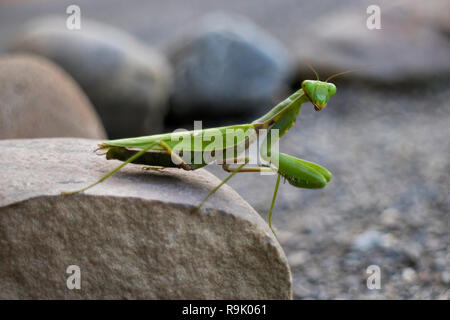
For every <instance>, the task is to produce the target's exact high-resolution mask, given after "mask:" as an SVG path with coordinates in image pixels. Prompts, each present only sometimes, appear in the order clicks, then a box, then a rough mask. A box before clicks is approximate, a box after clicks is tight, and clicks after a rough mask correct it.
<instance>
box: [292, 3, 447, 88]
mask: <svg viewBox="0 0 450 320" xmlns="http://www.w3.org/2000/svg"><path fill="white" fill-rule="evenodd" d="M447 3H448V1H447ZM436 4H438V6H439V5H440V7H441V12H445V9H444V8H445V7H446V8H447V13H446V14H445V13H444V15H445V16H446V21H448V4H447V5H444V4H443V3H442V1H438V2H423V1H414V2H408V3H406V2H403V4H402V3H399V1H397V3H396V4H395V5H392V3H391V1H389V4H388V3H387V2H384V3H383V4H382V5H380V8H381V29H379V30H378V29H374V30H369V29H368V28H367V26H366V19H367V18H368V17H369V15H368V14H365V9H366V7H363V8H362V7H361V6H360V5H355V6H353V7H352V8H347V9H345V10H341V11H335V12H333V13H327V14H325V15H324V16H323V17H321V18H319V19H317V21H314V23H313V24H311V26H310V27H309V28H306V29H305V30H302V32H301V34H299V36H298V37H297V39H296V41H295V43H296V44H297V45H296V48H295V49H294V52H295V55H296V59H297V60H296V61H297V62H298V64H297V67H296V69H297V70H298V71H297V74H296V78H297V80H303V79H305V78H314V76H313V75H311V71H310V70H309V69H308V68H307V67H306V65H305V61H307V62H309V63H311V64H313V65H314V67H315V68H316V69H318V71H319V73H320V74H321V76H322V77H323V78H326V77H328V76H329V75H330V74H332V73H335V72H340V71H343V70H349V69H358V68H367V69H364V70H360V71H358V72H356V73H353V74H352V75H349V76H346V77H350V78H358V79H359V78H362V79H364V80H369V81H374V82H381V83H383V84H398V83H408V82H424V81H428V80H430V79H435V78H439V77H449V76H450V55H449V52H450V41H449V39H448V36H447V35H446V34H445V32H442V31H443V29H444V26H443V25H442V26H433V25H431V24H430V23H429V21H430V20H432V18H430V17H428V18H426V17H421V18H418V12H419V11H420V12H422V13H423V12H430V11H431V10H421V9H420V8H422V7H434V6H436ZM411 8H415V10H412V9H411ZM362 10H364V12H362ZM434 11H436V10H434ZM423 15H425V14H423ZM433 18H434V16H433ZM436 20H437V19H436ZM441 20H444V19H441ZM318 26H320V27H318Z"/></svg>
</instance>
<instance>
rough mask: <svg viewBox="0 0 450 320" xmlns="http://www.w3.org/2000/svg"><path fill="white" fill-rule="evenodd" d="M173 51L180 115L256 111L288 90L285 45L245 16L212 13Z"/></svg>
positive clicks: (175, 107)
mask: <svg viewBox="0 0 450 320" xmlns="http://www.w3.org/2000/svg"><path fill="white" fill-rule="evenodd" d="M167 51H168V55H169V57H170V60H171V61H172V63H173V66H174V91H173V93H172V97H171V113H172V114H173V115H174V116H175V117H186V116H191V117H192V116H198V117H200V116H203V117H204V116H207V117H214V116H220V117H224V116H225V117H227V116H228V117H231V116H237V115H243V114H244V115H245V114H251V113H254V112H255V111H257V110H259V111H261V110H265V108H267V107H270V106H271V105H272V104H273V102H274V100H273V99H274V97H277V95H278V94H279V93H280V92H281V91H282V89H283V88H284V87H283V86H284V84H283V81H284V80H285V78H286V76H287V69H288V64H289V57H288V54H287V52H286V50H285V48H284V47H283V46H282V45H281V44H280V43H278V41H276V40H275V39H273V38H272V37H271V36H269V35H268V34H267V33H266V32H265V31H264V30H262V29H260V28H259V27H257V26H256V25H254V24H253V23H252V22H250V21H248V20H246V19H245V18H243V17H239V16H232V15H231V16H229V15H225V14H218V13H214V14H209V15H206V16H205V17H204V18H203V19H201V20H200V21H199V22H198V23H197V24H196V25H194V26H192V27H190V28H188V31H185V32H184V34H183V35H180V36H179V37H178V38H177V40H176V41H174V43H172V45H169V46H168V49H167Z"/></svg>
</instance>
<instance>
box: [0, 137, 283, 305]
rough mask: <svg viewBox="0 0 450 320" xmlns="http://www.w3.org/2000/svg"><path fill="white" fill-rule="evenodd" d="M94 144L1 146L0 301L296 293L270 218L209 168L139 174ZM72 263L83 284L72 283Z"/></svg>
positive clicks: (29, 142) (262, 296) (249, 296)
mask: <svg viewBox="0 0 450 320" xmlns="http://www.w3.org/2000/svg"><path fill="white" fill-rule="evenodd" d="M96 143H97V141H94V140H83V139H34V140H3V141H0V163H1V168H2V169H1V170H2V184H1V187H0V298H2V299H5V298H22V299H23V298H33V299H34V298H41V299H65V298H68V299H71V298H82V299H92V298H113V299H116V298H131V299H133V298H152V299H197V298H198V299H205V298H209V299H225V298H227V299H289V298H291V295H292V291H291V274H290V270H289V267H288V265H287V262H286V258H285V256H284V253H283V251H282V249H281V247H280V246H279V244H278V242H277V240H276V239H275V238H274V236H273V234H272V233H271V231H270V230H269V228H268V226H267V225H266V223H265V222H264V220H263V219H262V218H261V217H260V216H259V215H258V214H257V213H256V212H255V211H254V210H253V209H252V208H251V207H250V206H249V205H248V204H247V203H246V202H245V201H244V200H242V198H241V197H240V196H238V195H237V193H235V192H234V191H233V190H232V189H231V188H230V187H228V186H224V187H223V188H222V189H220V190H219V191H218V192H217V193H216V194H215V195H214V196H213V197H212V198H211V199H210V200H209V201H208V202H207V203H206V204H205V207H204V208H203V209H202V210H200V211H193V208H194V207H195V205H197V204H198V203H199V201H200V199H201V198H202V197H203V196H204V195H205V194H206V193H207V192H208V190H211V188H213V187H214V186H215V185H217V184H218V183H219V180H218V179H217V178H215V177H214V176H213V175H211V174H209V173H208V172H207V171H205V170H198V171H193V172H186V171H182V170H179V169H169V170H164V171H162V172H144V171H142V170H141V168H140V166H133V165H130V166H127V167H125V168H124V169H123V170H121V171H120V172H119V173H118V174H116V175H115V176H113V177H111V178H110V179H108V180H107V181H105V182H104V183H102V184H100V185H98V186H96V187H95V188H92V189H90V190H89V191H87V192H86V193H85V194H79V195H72V196H61V195H60V192H61V191H68V190H73V189H76V188H80V187H82V186H86V185H87V184H89V183H91V182H93V181H95V180H96V179H98V178H99V177H100V176H101V175H103V174H104V173H106V172H108V171H109V170H111V169H112V168H114V167H115V166H116V165H117V164H118V163H119V162H117V161H106V160H105V159H104V158H103V157H98V156H96V155H95V154H94V153H93V152H92V149H93V148H95V146H96ZM69 265H76V266H79V268H80V271H81V290H77V289H73V290H69V289H68V288H67V287H66V280H67V278H68V277H69V276H70V275H69V274H66V269H67V268H68V266H69Z"/></svg>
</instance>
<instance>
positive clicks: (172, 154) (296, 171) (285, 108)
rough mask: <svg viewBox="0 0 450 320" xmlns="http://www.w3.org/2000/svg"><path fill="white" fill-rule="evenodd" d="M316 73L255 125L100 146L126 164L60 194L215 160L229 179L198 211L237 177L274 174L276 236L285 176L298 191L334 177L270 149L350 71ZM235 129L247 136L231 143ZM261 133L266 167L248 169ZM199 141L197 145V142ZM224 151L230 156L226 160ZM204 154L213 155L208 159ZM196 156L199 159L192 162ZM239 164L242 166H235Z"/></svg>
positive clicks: (192, 167)
mask: <svg viewBox="0 0 450 320" xmlns="http://www.w3.org/2000/svg"><path fill="white" fill-rule="evenodd" d="M311 69H312V67H311ZM312 70H313V71H314V73H315V74H316V77H317V79H316V80H304V81H303V82H302V83H301V88H300V89H299V90H298V91H296V92H295V93H293V94H292V95H290V96H289V97H288V98H286V99H285V100H283V101H282V102H280V103H279V104H277V105H276V106H275V107H274V108H273V109H271V110H270V111H269V112H267V113H266V114H265V115H263V116H262V117H260V118H258V119H256V120H255V121H253V122H251V123H248V124H243V125H231V126H224V127H218V128H210V129H203V130H193V131H182V132H173V133H166V134H156V135H151V136H143V137H136V138H126V139H116V140H109V141H105V142H103V143H101V144H100V145H99V146H98V148H97V149H96V151H98V150H102V151H105V153H104V154H106V159H108V160H110V159H116V160H120V161H123V163H121V164H120V165H119V166H117V167H116V168H115V169H114V170H112V171H110V172H108V173H107V174H106V175H104V176H103V177H102V178H100V179H99V180H98V181H96V182H95V183H92V184H90V185H88V186H87V187H84V188H82V189H79V190H76V191H71V192H62V194H64V195H68V194H75V193H79V192H83V191H86V190H88V189H90V188H92V187H94V186H95V185H97V184H99V183H101V182H103V181H105V180H106V179H108V178H109V177H111V176H112V175H113V174H115V173H116V172H118V171H119V170H120V169H121V168H123V167H124V166H125V165H127V164H129V163H133V164H142V165H146V166H147V167H145V169H148V170H162V169H164V168H180V169H184V170H196V169H199V168H202V167H204V166H206V165H208V164H211V163H213V162H214V161H215V162H217V163H218V164H221V165H222V168H223V169H224V170H225V171H227V172H230V175H228V177H226V178H225V179H224V180H223V181H222V182H221V183H220V184H219V185H218V186H216V187H215V188H214V189H213V190H211V191H210V192H209V193H208V194H207V195H206V196H205V197H204V198H203V200H202V201H201V202H200V203H199V204H198V206H197V207H196V209H200V208H201V207H202V205H203V204H204V203H205V202H206V200H207V199H208V198H209V197H210V196H211V195H213V194H214V193H215V192H216V191H217V190H218V189H219V188H220V187H221V186H222V185H224V184H225V183H226V182H227V181H228V180H230V179H231V178H232V177H233V176H234V175H235V174H237V173H240V172H273V173H276V174H277V181H276V184H275V190H274V193H273V197H272V203H271V206H270V210H269V213H268V223H269V227H270V229H271V230H272V232H273V233H274V234H275V232H274V230H273V227H272V212H273V207H274V204H275V199H276V196H277V192H278V188H279V184H280V178H281V177H283V178H284V179H285V180H287V181H288V182H289V184H291V185H293V186H294V187H297V188H309V189H318V188H324V187H325V186H326V185H327V183H328V182H330V180H331V178H332V174H331V173H330V172H329V171H328V170H327V169H325V168H324V167H322V166H320V165H318V164H316V163H313V162H309V161H306V160H303V159H299V158H296V157H293V156H291V155H288V154H285V153H279V152H277V151H273V150H272V148H273V146H274V145H275V143H276V142H277V141H278V140H279V139H281V137H282V136H283V135H285V134H286V133H287V132H288V131H289V129H290V128H291V127H292V126H293V125H294V123H295V121H296V119H297V116H298V114H299V112H300V109H301V107H302V105H303V104H304V103H305V102H311V103H312V105H313V106H314V109H315V110H316V111H320V110H322V109H323V108H324V107H325V106H326V104H327V103H328V101H329V100H330V98H331V97H332V96H333V95H334V94H336V86H335V85H334V84H333V83H331V82H328V81H329V80H331V79H332V78H334V77H336V76H338V75H341V74H344V73H347V72H350V71H345V72H341V73H338V74H335V75H333V76H331V77H329V78H328V79H327V80H325V81H320V80H319V76H318V74H317V72H316V71H315V70H314V69H312ZM236 130H241V131H243V132H245V133H246V134H245V135H243V136H241V137H236V138H235V137H234V136H233V139H227V136H228V134H229V132H230V131H233V132H234V131H236ZM263 130H266V132H267V135H266V137H265V139H264V141H263V143H262V145H261V148H260V150H259V151H260V152H259V154H260V156H261V157H262V159H263V160H264V161H265V162H266V163H259V162H258V164H257V165H251V166H250V165H249V160H250V159H249V157H239V155H240V154H241V153H242V151H243V150H246V149H248V148H249V146H250V144H252V143H253V142H254V141H255V138H257V137H259V134H260V133H261V132H262V131H263ZM197 138H199V139H197ZM213 138H214V139H213ZM180 139H181V140H186V141H187V143H184V144H183V146H182V147H179V145H180V142H179V141H180ZM196 139H197V141H195V140H196ZM193 140H194V141H193ZM197 142H198V143H197ZM224 153H226V155H227V156H224V155H223V154H224ZM205 154H207V155H209V157H205V156H204V155H205ZM230 154H231V156H230ZM192 158H194V159H196V160H197V161H194V162H192V161H188V160H189V159H190V160H192ZM186 159H188V160H186ZM274 159H275V160H276V161H275V160H274ZM242 162H243V163H242ZM236 163H241V164H239V165H237V164H236ZM232 165H234V166H232Z"/></svg>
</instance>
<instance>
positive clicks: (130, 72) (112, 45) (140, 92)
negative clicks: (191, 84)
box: [13, 18, 170, 138]
mask: <svg viewBox="0 0 450 320" xmlns="http://www.w3.org/2000/svg"><path fill="white" fill-rule="evenodd" d="M13 50H16V51H26V52H33V53H36V54H40V55H43V56H45V57H47V58H49V59H51V60H53V61H54V62H56V63H57V64H59V65H60V66H61V67H63V68H64V69H65V70H66V71H67V72H68V73H69V74H70V75H72V77H73V78H74V79H75V80H76V81H77V82H78V83H79V84H80V86H81V87H82V88H83V89H84V91H85V92H86V94H87V95H88V97H89V98H90V99H91V101H92V103H93V104H94V106H95V107H96V108H97V110H98V112H99V114H100V117H101V118H102V120H103V123H104V125H105V128H106V131H107V132H108V135H109V136H110V137H112V138H114V137H130V136H139V135H146V134H150V133H156V132H160V131H161V130H162V127H163V119H164V116H165V114H166V110H167V106H166V102H167V99H168V91H169V88H170V67H169V65H168V64H167V62H166V60H165V58H164V57H163V56H161V55H160V54H158V53H157V52H155V51H154V50H153V49H152V48H150V47H148V46H146V45H144V44H141V43H139V42H138V41H137V40H136V39H135V38H133V37H132V36H130V35H128V34H126V33H124V32H122V31H120V30H117V29H115V28H113V27H110V26H107V25H103V24H100V23H96V22H92V21H88V20H86V19H85V18H83V21H82V28H81V30H76V31H70V30H68V29H67V28H66V26H65V20H64V19H59V18H43V19H39V20H37V21H34V22H32V23H30V24H29V25H28V26H27V27H26V28H25V30H24V32H23V34H22V35H21V36H20V37H19V39H18V40H17V41H16V43H15V44H14V47H13Z"/></svg>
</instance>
